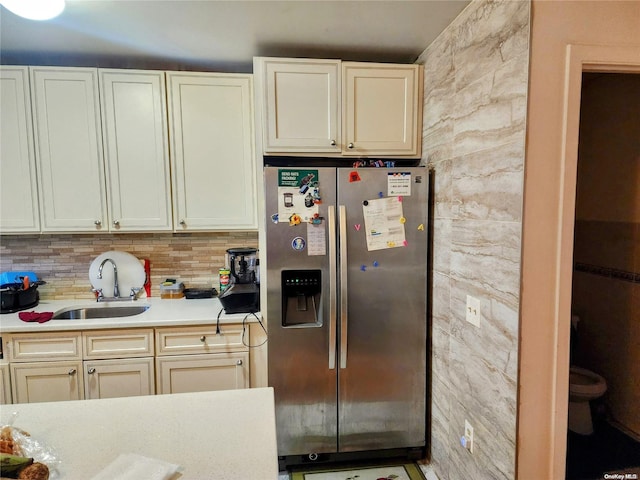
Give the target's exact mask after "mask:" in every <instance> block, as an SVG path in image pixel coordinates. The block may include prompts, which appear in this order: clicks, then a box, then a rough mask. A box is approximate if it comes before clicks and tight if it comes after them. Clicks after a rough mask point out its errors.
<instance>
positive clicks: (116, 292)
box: [98, 258, 120, 298]
mask: <svg viewBox="0 0 640 480" xmlns="http://www.w3.org/2000/svg"><path fill="white" fill-rule="evenodd" d="M107 262H111V265H113V297H114V298H119V297H120V289H119V288H118V267H116V262H114V261H113V260H111V259H110V258H105V259H104V260H103V261H102V263H101V264H100V266H99V267H98V278H100V279H102V268H103V267H104V264H105V263H107Z"/></svg>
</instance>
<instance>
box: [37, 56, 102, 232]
mask: <svg viewBox="0 0 640 480" xmlns="http://www.w3.org/2000/svg"><path fill="white" fill-rule="evenodd" d="M30 75H31V95H32V102H33V116H34V129H35V132H34V135H35V145H36V160H37V165H38V173H39V184H40V212H41V226H42V231H44V232H59V231H65V232H95V231H101V230H103V229H105V228H106V227H107V226H105V225H104V223H105V222H106V220H107V205H106V197H105V184H104V164H103V157H102V132H101V125H100V106H99V96H98V71H97V69H95V68H61V67H30Z"/></svg>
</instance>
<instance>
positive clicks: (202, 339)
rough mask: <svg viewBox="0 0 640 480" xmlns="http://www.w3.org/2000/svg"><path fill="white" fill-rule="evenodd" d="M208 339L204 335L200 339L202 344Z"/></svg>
mask: <svg viewBox="0 0 640 480" xmlns="http://www.w3.org/2000/svg"><path fill="white" fill-rule="evenodd" d="M206 339H207V337H205V336H204V335H202V336H201V337H200V341H201V342H202V343H204V341H205V340H206Z"/></svg>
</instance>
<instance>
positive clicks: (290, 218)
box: [289, 213, 302, 227]
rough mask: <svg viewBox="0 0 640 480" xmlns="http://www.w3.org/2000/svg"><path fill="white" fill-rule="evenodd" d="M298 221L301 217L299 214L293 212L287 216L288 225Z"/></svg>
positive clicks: (293, 224) (300, 221) (300, 220)
mask: <svg viewBox="0 0 640 480" xmlns="http://www.w3.org/2000/svg"><path fill="white" fill-rule="evenodd" d="M300 223H302V217H300V215H298V214H297V213H294V214H293V215H291V216H290V217H289V225H291V226H292V227H293V226H295V225H300Z"/></svg>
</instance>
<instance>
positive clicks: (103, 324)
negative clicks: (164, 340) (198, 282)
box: [0, 298, 260, 334]
mask: <svg viewBox="0 0 640 480" xmlns="http://www.w3.org/2000/svg"><path fill="white" fill-rule="evenodd" d="M126 305H150V306H151V308H149V309H148V310H147V311H145V312H143V313H141V314H138V315H133V316H131V317H119V318H94V319H86V320H80V319H77V320H49V321H48V322H45V323H37V322H23V321H22V320H20V319H19V318H18V313H19V312H16V313H7V314H2V315H0V334H2V333H18V332H21V333H24V332H27V333H32V332H54V331H63V330H96V329H104V328H135V327H162V326H177V325H178V326H187V325H202V324H204V323H206V324H209V325H210V324H212V323H215V321H216V319H217V317H218V313H219V312H220V311H221V310H222V305H221V304H220V300H218V299H217V298H205V299H195V300H194V299H186V298H179V299H175V300H170V299H162V298H143V299H140V300H136V301H123V302H101V303H98V302H95V301H91V300H77V299H75V300H74V299H69V300H41V301H40V303H39V305H38V306H37V307H34V308H30V309H27V310H25V311H27V312H30V311H34V312H57V311H58V310H62V309H64V308H69V307H95V306H126ZM256 315H257V316H258V317H260V314H259V313H257V314H256ZM245 318H246V321H247V322H254V321H256V317H254V316H253V315H252V314H245V313H238V314H232V315H227V314H225V313H224V312H223V313H222V314H221V315H220V324H225V323H227V324H228V323H242V321H243V320H244V319H245Z"/></svg>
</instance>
